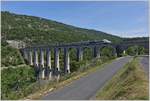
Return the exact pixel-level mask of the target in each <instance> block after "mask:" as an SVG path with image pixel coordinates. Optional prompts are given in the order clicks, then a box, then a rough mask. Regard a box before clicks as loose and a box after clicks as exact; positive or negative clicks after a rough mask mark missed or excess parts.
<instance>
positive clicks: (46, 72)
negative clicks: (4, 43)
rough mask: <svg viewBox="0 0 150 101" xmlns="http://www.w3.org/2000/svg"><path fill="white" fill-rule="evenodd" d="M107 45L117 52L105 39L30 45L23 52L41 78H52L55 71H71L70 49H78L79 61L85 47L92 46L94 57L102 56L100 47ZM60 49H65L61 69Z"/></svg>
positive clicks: (58, 72) (57, 72) (65, 72)
mask: <svg viewBox="0 0 150 101" xmlns="http://www.w3.org/2000/svg"><path fill="white" fill-rule="evenodd" d="M105 46H110V47H112V48H113V49H114V51H113V53H114V54H116V46H115V45H113V44H111V43H106V42H103V41H84V42H75V43H70V44H59V45H50V46H44V45H41V46H40V45H39V46H30V47H25V48H22V49H21V52H22V53H23V57H24V59H25V60H26V61H27V63H28V64H29V65H31V66H33V67H34V68H35V70H36V71H37V74H38V75H39V78H42V79H45V78H47V79H51V78H52V74H53V73H55V74H56V75H59V74H60V71H63V73H64V74H67V73H70V57H69V49H71V48H75V49H76V50H77V54H76V55H77V61H81V60H82V59H83V52H84V48H92V50H93V57H94V58H100V49H101V48H102V47H105ZM59 49H63V52H64V59H63V60H64V69H63V70H60V63H59ZM52 50H54V67H53V68H52V65H51V55H52V54H51V53H52V52H51V51H52ZM44 54H46V55H44ZM44 56H45V57H44Z"/></svg>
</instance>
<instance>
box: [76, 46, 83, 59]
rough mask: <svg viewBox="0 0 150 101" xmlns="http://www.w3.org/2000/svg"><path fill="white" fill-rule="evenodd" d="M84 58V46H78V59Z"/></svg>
mask: <svg viewBox="0 0 150 101" xmlns="http://www.w3.org/2000/svg"><path fill="white" fill-rule="evenodd" d="M81 60H83V49H82V47H78V48H77V61H81Z"/></svg>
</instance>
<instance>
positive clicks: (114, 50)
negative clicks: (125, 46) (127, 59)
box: [113, 48, 117, 56]
mask: <svg viewBox="0 0 150 101" xmlns="http://www.w3.org/2000/svg"><path fill="white" fill-rule="evenodd" d="M113 55H114V56H117V51H116V48H113Z"/></svg>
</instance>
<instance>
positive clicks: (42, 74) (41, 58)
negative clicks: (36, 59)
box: [40, 49, 45, 79]
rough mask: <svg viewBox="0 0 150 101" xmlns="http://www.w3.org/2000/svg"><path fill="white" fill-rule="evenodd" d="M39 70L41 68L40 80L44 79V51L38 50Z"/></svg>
mask: <svg viewBox="0 0 150 101" xmlns="http://www.w3.org/2000/svg"><path fill="white" fill-rule="evenodd" d="M40 68H41V70H42V71H41V77H42V79H44V78H45V69H44V51H43V49H40Z"/></svg>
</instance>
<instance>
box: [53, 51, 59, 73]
mask: <svg viewBox="0 0 150 101" xmlns="http://www.w3.org/2000/svg"><path fill="white" fill-rule="evenodd" d="M54 66H55V72H59V71H60V65H59V48H55V49H54Z"/></svg>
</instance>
